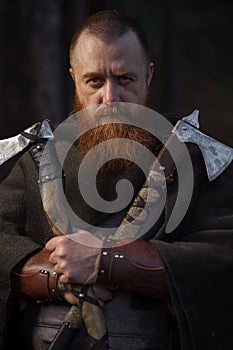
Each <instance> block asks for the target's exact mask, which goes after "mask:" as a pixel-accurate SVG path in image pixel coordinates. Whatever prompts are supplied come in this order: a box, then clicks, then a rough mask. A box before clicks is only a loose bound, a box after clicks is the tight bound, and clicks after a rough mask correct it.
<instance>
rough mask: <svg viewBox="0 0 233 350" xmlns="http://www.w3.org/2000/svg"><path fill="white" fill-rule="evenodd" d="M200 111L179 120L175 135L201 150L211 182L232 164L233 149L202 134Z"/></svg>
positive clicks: (181, 140)
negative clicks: (199, 120) (199, 119)
mask: <svg viewBox="0 0 233 350" xmlns="http://www.w3.org/2000/svg"><path fill="white" fill-rule="evenodd" d="M198 113H199V112H198V110H195V111H194V112H193V113H192V114H190V115H189V116H187V117H184V118H183V119H181V120H179V121H178V123H177V124H176V125H175V127H174V129H173V131H172V132H173V133H174V134H175V135H176V136H177V138H178V140H179V141H180V142H192V143H195V144H197V145H198V147H199V148H200V150H201V152H202V155H203V159H204V162H205V165H206V170H207V175H208V178H209V180H210V181H213V180H214V179H216V178H217V177H218V176H219V175H220V174H221V173H222V172H223V171H224V170H225V169H226V168H227V167H228V166H229V165H230V164H231V162H232V160H233V149H232V148H231V147H229V146H227V145H225V144H223V143H221V142H219V141H218V140H215V139H214V138H212V137H210V136H208V135H206V134H204V133H202V132H201V131H200V130H198V129H199V122H198Z"/></svg>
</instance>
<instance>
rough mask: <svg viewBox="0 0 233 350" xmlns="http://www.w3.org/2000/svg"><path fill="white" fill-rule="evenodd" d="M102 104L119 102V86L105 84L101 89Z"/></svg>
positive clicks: (109, 83) (110, 82)
mask: <svg viewBox="0 0 233 350" xmlns="http://www.w3.org/2000/svg"><path fill="white" fill-rule="evenodd" d="M102 99H103V103H105V104H107V103H111V102H120V95H119V86H117V84H116V83H114V82H112V81H109V82H106V84H105V86H104V89H103V96H102Z"/></svg>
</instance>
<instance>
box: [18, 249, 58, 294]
mask: <svg viewBox="0 0 233 350" xmlns="http://www.w3.org/2000/svg"><path fill="white" fill-rule="evenodd" d="M49 255H50V252H49V251H48V250H47V249H42V250H41V251H39V252H38V253H36V254H34V255H32V256H31V257H30V258H28V259H27V260H26V262H22V263H20V264H18V265H17V266H16V268H15V269H14V272H13V293H14V294H15V295H16V296H17V297H20V298H24V299H32V300H37V301H45V300H48V301H57V300H61V298H60V296H59V292H58V284H57V283H58V275H57V274H56V272H55V271H54V270H53V265H52V264H51V263H50V262H49Z"/></svg>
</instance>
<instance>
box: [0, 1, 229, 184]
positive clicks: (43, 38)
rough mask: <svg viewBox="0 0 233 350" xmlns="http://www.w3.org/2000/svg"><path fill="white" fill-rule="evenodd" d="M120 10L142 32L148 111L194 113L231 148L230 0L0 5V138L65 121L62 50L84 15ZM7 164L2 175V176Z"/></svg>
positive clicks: (68, 101) (67, 98)
mask: <svg viewBox="0 0 233 350" xmlns="http://www.w3.org/2000/svg"><path fill="white" fill-rule="evenodd" d="M102 9H118V10H121V11H123V12H125V13H126V14H128V15H130V16H131V17H133V18H134V19H135V20H136V21H138V22H139V23H140V24H141V25H142V26H143V28H144V30H145V32H146V34H147V36H148V38H149V42H150V45H151V51H152V59H153V61H154V62H155V68H156V72H155V76H154V79H153V83H152V102H153V108H154V109H156V110H157V111H158V112H160V113H163V112H174V113H178V114H180V115H181V116H184V115H187V114H190V113H191V112H192V111H193V110H194V109H196V108H197V109H199V110H200V120H201V126H202V130H203V131H204V132H207V133H208V134H209V135H211V136H212V137H215V138H217V139H219V140H220V141H222V142H225V143H227V144H228V145H230V146H232V147H233V137H232V131H233V98H232V97H233V81H232V73H233V45H232V32H233V30H232V29H233V21H232V14H233V11H232V10H233V2H232V1H230V0H221V1H219V0H205V1H203V0H189V1H185V0H183V1H182V0H180V1H178V0H158V1H152V0H151V1H150V0H144V1H139V0H134V1H129V0H120V1H119V0H118V1H116V0H112V1H103V0H99V1H97V0H96V1H94V0H89V1H88V0H87V1H84V0H31V1H30V0H0V53H1V54H0V122H1V127H0V138H6V137H10V136H13V135H14V134H16V133H18V132H20V131H21V130H23V129H25V128H26V127H28V126H30V125H31V124H33V123H34V122H37V121H39V120H42V119H44V118H49V119H51V120H52V121H53V122H55V123H57V122H60V121H62V120H64V119H66V118H67V115H68V113H69V112H70V111H71V109H72V105H73V83H72V80H71V78H70V76H69V73H68V69H69V62H68V48H69V44H70V40H71V37H72V34H73V33H74V31H75V29H76V28H77V27H78V26H79V24H80V23H81V22H82V21H83V19H85V17H86V16H88V15H90V14H92V13H94V12H96V11H98V10H102ZM10 167H11V162H9V163H8V164H5V165H2V166H1V168H0V179H1V178H3V177H4V176H6V174H7V172H8V171H9V169H10Z"/></svg>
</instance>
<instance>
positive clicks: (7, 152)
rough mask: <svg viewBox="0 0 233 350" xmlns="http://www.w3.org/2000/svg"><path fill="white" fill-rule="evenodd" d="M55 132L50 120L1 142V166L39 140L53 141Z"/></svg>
mask: <svg viewBox="0 0 233 350" xmlns="http://www.w3.org/2000/svg"><path fill="white" fill-rule="evenodd" d="M53 137H54V136H53V132H52V130H51V128H50V125H49V122H48V120H43V121H42V122H38V123H35V124H33V125H32V126H30V127H29V128H27V129H26V130H24V131H23V132H21V133H20V134H18V135H16V136H12V137H9V138H7V139H4V140H0V165H2V164H3V163H5V162H6V161H7V160H9V159H10V158H12V157H14V156H15V155H17V154H18V153H20V152H21V151H23V150H24V149H25V148H26V147H27V146H28V145H29V144H30V143H32V142H35V141H36V140H37V139H41V138H44V139H53Z"/></svg>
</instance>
